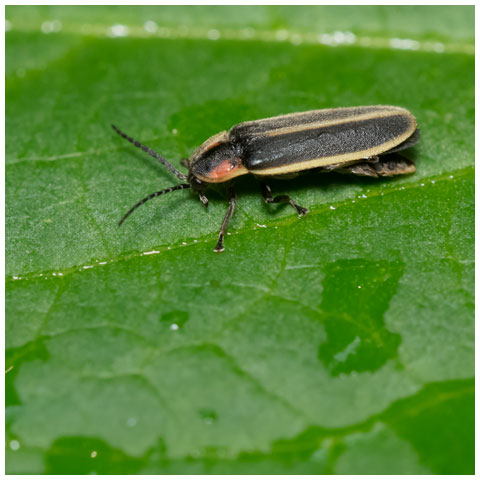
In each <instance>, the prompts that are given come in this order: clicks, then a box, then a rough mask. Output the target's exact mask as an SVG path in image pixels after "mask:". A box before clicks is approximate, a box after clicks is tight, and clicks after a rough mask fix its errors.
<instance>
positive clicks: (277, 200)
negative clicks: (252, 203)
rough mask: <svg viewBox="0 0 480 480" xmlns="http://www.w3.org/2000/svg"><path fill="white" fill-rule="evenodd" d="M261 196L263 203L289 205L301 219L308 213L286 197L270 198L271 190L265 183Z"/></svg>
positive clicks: (306, 209)
mask: <svg viewBox="0 0 480 480" xmlns="http://www.w3.org/2000/svg"><path fill="white" fill-rule="evenodd" d="M262 196H263V199H264V200H265V203H289V204H290V205H291V206H292V207H293V208H294V209H295V210H296V211H297V213H298V216H299V217H303V216H304V215H306V214H307V213H308V208H305V207H301V206H300V205H298V204H297V203H295V202H294V201H293V200H292V199H291V198H290V197H289V196H288V195H277V196H276V197H273V196H272V190H271V189H270V187H269V186H268V185H267V184H266V183H262Z"/></svg>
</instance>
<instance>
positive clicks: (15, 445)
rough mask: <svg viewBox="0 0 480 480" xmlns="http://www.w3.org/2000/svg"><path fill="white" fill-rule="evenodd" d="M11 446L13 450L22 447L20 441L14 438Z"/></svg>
mask: <svg viewBox="0 0 480 480" xmlns="http://www.w3.org/2000/svg"><path fill="white" fill-rule="evenodd" d="M10 448H11V449H12V450H18V449H19V448H20V442H19V441H18V440H12V441H11V442H10Z"/></svg>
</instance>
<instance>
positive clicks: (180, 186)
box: [118, 183, 192, 227]
mask: <svg viewBox="0 0 480 480" xmlns="http://www.w3.org/2000/svg"><path fill="white" fill-rule="evenodd" d="M185 188H192V186H191V185H190V184H189V183H181V184H180V185H175V186H174V187H170V188H166V189H165V190H160V191H159V192H154V193H151V194H150V195H148V196H147V197H145V198H142V200H140V201H139V202H138V203H136V204H135V205H134V206H133V207H132V208H131V209H130V210H129V211H128V212H127V213H126V214H125V215H124V216H123V217H122V219H121V220H120V221H119V222H118V226H119V227H121V226H122V223H123V222H124V221H125V220H126V219H127V217H128V216H129V215H130V214H131V213H132V212H133V211H134V210H136V209H137V208H138V207H140V206H141V205H143V204H144V203H145V202H148V201H149V200H151V199H152V198H155V197H159V196H160V195H164V194H165V193H170V192H174V191H175V190H184V189H185Z"/></svg>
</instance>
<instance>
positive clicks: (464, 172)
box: [5, 166, 473, 284]
mask: <svg viewBox="0 0 480 480" xmlns="http://www.w3.org/2000/svg"><path fill="white" fill-rule="evenodd" d="M472 171H473V167H471V166H468V167H465V168H462V169H458V170H453V171H450V172H447V173H443V174H441V175H435V176H432V177H422V178H421V179H420V180H419V183H413V182H412V183H407V184H403V185H401V186H399V187H395V188H390V189H384V190H381V191H380V190H377V191H374V192H370V193H369V195H368V197H367V198H366V199H363V201H366V200H368V199H370V198H376V197H379V196H387V195H392V194H396V193H397V192H398V191H400V190H411V189H414V188H421V184H424V185H425V186H427V185H428V186H432V185H433V184H441V183H443V182H447V181H450V180H451V177H452V175H453V176H454V178H462V177H467V176H468V175H470V174H471V173H472ZM432 181H433V182H432ZM420 182H421V183H420ZM351 201H352V199H351V198H350V197H349V198H346V199H344V200H342V201H340V202H336V203H328V204H322V205H315V206H312V207H310V213H309V216H310V217H311V216H313V215H320V214H325V212H326V211H328V210H330V207H331V206H335V209H337V208H340V207H342V206H346V205H349V206H350V205H351ZM296 221H298V218H297V217H296V216H294V215H291V216H287V217H283V218H280V219H274V220H272V221H271V223H270V224H269V227H270V228H275V227H287V226H289V225H291V224H292V223H293V222H296ZM252 227H253V228H252ZM256 229H257V228H256V227H255V226H248V227H245V228H240V229H237V230H236V232H235V233H236V234H237V233H238V234H239V235H240V234H245V233H249V232H252V231H253V230H256ZM216 235H217V234H216V233H215V234H213V237H212V234H211V233H210V234H207V235H205V236H203V237H198V236H197V237H196V238H195V241H191V242H186V241H185V240H184V241H183V243H181V244H176V245H160V246H156V247H150V248H151V250H149V251H146V252H139V251H134V252H126V253H125V254H123V255H119V256H117V257H115V258H110V259H101V260H95V261H92V262H88V263H87V264H85V265H73V266H69V267H65V268H60V269H58V268H57V269H54V270H43V271H38V272H28V273H26V274H21V273H19V274H15V275H8V276H6V279H5V282H6V284H9V283H11V282H18V281H33V280H36V279H38V278H65V277H66V276H68V275H70V274H72V273H80V272H82V271H84V270H90V269H92V268H98V267H103V266H106V265H111V264H113V263H119V262H126V261H129V260H132V259H134V258H138V257H143V256H148V255H158V254H160V253H165V252H173V251H176V250H177V249H179V248H186V247H192V246H198V245H201V244H203V243H206V242H214V238H216ZM152 252H153V253H152ZM212 254H213V253H212ZM103 262H105V263H103Z"/></svg>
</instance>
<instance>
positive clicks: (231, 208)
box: [213, 186, 237, 253]
mask: <svg viewBox="0 0 480 480" xmlns="http://www.w3.org/2000/svg"><path fill="white" fill-rule="evenodd" d="M228 197H229V199H228V209H227V213H226V214H225V218H224V219H223V222H222V226H221V227H220V232H219V234H218V242H217V246H216V247H215V248H214V250H213V251H214V252H215V253H220V252H223V251H224V250H225V247H224V246H223V237H224V236H225V231H226V230H227V225H228V222H229V221H230V219H231V218H232V215H233V212H234V211H235V204H236V203H237V196H236V195H235V190H234V189H233V187H232V186H230V187H228Z"/></svg>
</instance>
